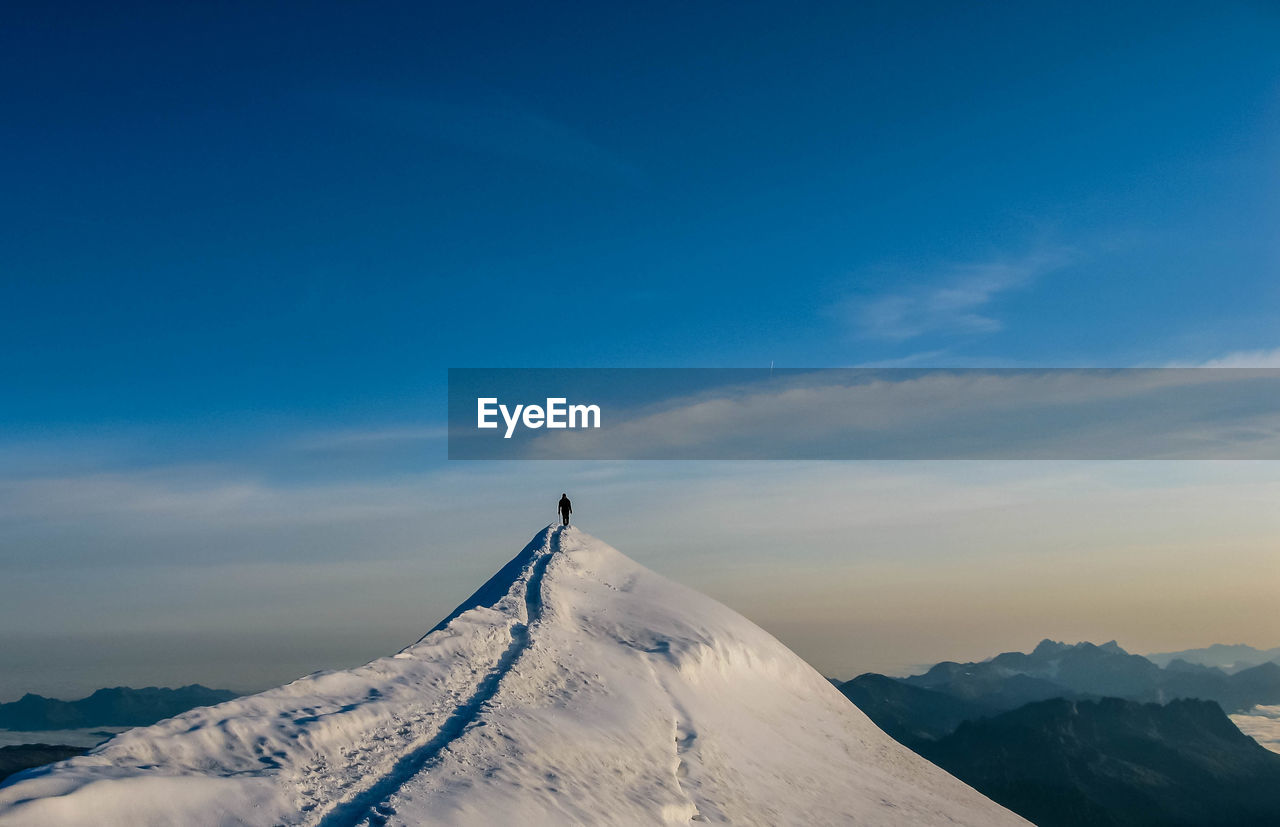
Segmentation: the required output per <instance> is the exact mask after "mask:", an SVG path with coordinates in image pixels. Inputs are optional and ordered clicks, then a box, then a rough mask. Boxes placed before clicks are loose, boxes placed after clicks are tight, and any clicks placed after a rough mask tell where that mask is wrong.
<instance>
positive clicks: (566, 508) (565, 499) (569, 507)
mask: <svg viewBox="0 0 1280 827" xmlns="http://www.w3.org/2000/svg"><path fill="white" fill-rule="evenodd" d="M559 508H560V524H561V525H568V524H569V515H570V514H572V513H573V504H572V503H571V502H569V495H568V494H561V495H560V506H559Z"/></svg>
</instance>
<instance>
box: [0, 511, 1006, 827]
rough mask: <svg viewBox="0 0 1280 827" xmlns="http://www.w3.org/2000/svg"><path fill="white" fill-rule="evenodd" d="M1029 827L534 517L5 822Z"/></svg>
mask: <svg viewBox="0 0 1280 827" xmlns="http://www.w3.org/2000/svg"><path fill="white" fill-rule="evenodd" d="M723 821H732V822H734V823H738V824H768V825H775V824H867V825H898V824H901V825H928V824H949V825H950V824H968V825H981V827H992V825H1002V824H1025V822H1023V821H1022V820H1021V819H1020V818H1018V817H1017V816H1015V815H1013V814H1012V813H1010V812H1008V811H1007V810H1004V809H1003V808H1001V807H999V806H998V805H996V804H994V803H993V802H991V801H989V800H988V799H986V798H984V797H983V796H981V795H979V794H978V793H977V792H975V791H974V790H972V789H971V788H969V787H967V786H965V785H964V784H962V783H960V782H959V781H957V780H956V779H954V778H952V777H951V776H949V775H947V774H946V773H945V772H943V771H942V770H940V769H938V768H937V767H934V766H933V765H932V764H929V763H928V762H926V761H925V760H924V759H922V758H919V757H918V756H916V755H915V754H913V753H911V752H909V751H908V750H906V749H905V748H903V747H901V746H899V745H898V744H897V743H896V742H894V741H892V740H891V739H890V738H889V737H888V736H886V735H884V734H883V733H881V732H880V731H879V730H878V729H876V727H875V726H874V725H873V724H872V723H871V722H870V721H869V720H868V719H867V718H866V716H864V715H863V714H862V713H861V712H859V711H858V710H857V708H856V707H854V706H853V705H852V704H850V703H849V701H847V700H846V699H845V698H844V697H843V696H841V695H840V693H839V692H837V691H836V690H835V689H834V688H833V687H832V686H831V685H830V684H829V683H828V682H827V681H826V680H825V679H824V678H823V677H822V676H821V675H819V674H818V673H817V672H815V671H814V670H813V669H812V668H810V667H809V666H808V665H806V664H805V663H804V662H803V661H802V660H800V658H798V657H797V656H796V655H794V654H792V652H791V651H790V650H788V649H787V648H786V647H784V646H783V645H782V644H780V643H779V642H778V641H776V640H774V639H773V638H772V637H770V636H769V635H768V634H767V633H765V632H764V631H763V630H761V629H760V628H758V627H757V626H755V625H753V624H752V623H751V622H750V621H748V620H746V619H745V618H743V617H742V616H740V615H738V614H736V613H735V612H733V611H731V610H729V609H727V608H725V607H724V606H722V605H720V604H719V603H716V602H715V601H713V600H711V599H710V598H707V597H704V596H703V595H701V594H698V593H697V592H694V591H691V590H690V589H686V588H684V587H683V586H679V585H677V584H675V583H672V582H671V581H669V580H666V579H664V578H662V577H660V576H658V575H656V574H654V573H653V572H651V571H648V570H647V569H645V568H643V567H641V566H639V565H637V564H636V563H634V562H632V561H631V560H629V559H628V558H626V557H624V556H623V555H622V554H620V553H618V552H617V551H615V550H614V549H612V548H610V547H609V546H607V545H605V544H604V543H602V542H600V541H598V540H596V539H594V538H592V537H589V536H587V535H585V534H583V533H581V532H579V531H577V530H576V529H560V528H551V527H548V528H546V529H544V530H543V531H541V532H540V533H539V534H538V535H537V536H536V537H535V538H534V539H533V542H531V543H530V544H529V546H528V547H526V548H525V550H524V551H522V552H521V553H520V554H519V555H518V556H517V557H516V558H515V559H514V560H512V561H511V562H510V563H509V564H508V565H507V566H506V567H504V568H503V569H502V570H501V571H499V572H498V574H496V575H495V576H494V577H493V578H492V579H491V580H490V581H489V582H488V583H486V584H485V585H484V586H483V587H482V588H481V589H480V591H478V592H477V593H476V594H475V595H473V596H472V597H471V599H469V600H468V601H467V602H466V603H464V604H463V605H462V606H460V607H459V609H458V611H456V612H455V613H454V614H453V615H451V616H450V617H449V618H448V619H447V620H446V621H445V622H444V623H442V624H441V625H440V626H439V627H437V628H436V629H435V630H433V631H432V632H431V633H429V634H428V635H427V636H426V637H424V638H423V639H422V640H421V641H420V642H419V643H417V644H416V645H414V646H411V647H409V648H408V649H406V650H405V651H403V652H401V653H400V654H398V655H396V656H394V657H389V658H383V659H381V660H377V661H374V662H373V663H370V664H368V665H366V666H362V667H360V668H359V669H353V670H350V671H346V672H329V673H321V674H316V675H312V676H309V677H306V678H303V679H301V680H297V681H294V682H293V683H291V684H289V685H287V686H282V687H280V688H278V689H273V690H270V691H268V692H263V693H262V694H260V695H254V696H251V697H247V698H241V699H239V700H235V701H231V702H228V703H224V704H220V705H219V706H215V707H210V708H206V709H197V710H193V711H191V712H188V713H186V714H184V715H180V716H178V717H177V718H172V719H170V720H168V721H163V722H161V723H159V724H156V725H155V726H151V727H145V728H140V729H135V730H131V731H129V732H126V733H123V734H121V735H119V736H117V737H116V738H114V739H112V740H111V741H109V742H107V743H106V744H104V745H102V746H101V747H99V748H98V749H97V750H95V751H94V752H92V753H90V754H89V755H86V756H83V757H80V758H74V759H72V760H70V761H65V762H63V763H61V764H56V765H54V766H53V767H51V768H43V769H40V770H35V771H31V772H28V773H25V774H23V775H21V776H18V777H17V778H15V779H13V780H12V781H11V783H10V784H9V785H8V786H5V787H3V788H0V824H3V825H15V824H22V825H27V824H30V825H95V827H97V826H98V825H103V826H104V827H105V825H130V826H131V827H132V825H145V824H180V825H202V824H219V825H226V824H262V825H274V824H288V825H296V824H305V825H324V827H334V826H335V825H356V824H370V825H382V824H474V825H495V824H511V825H515V824H557V825H558V824H591V825H598V824H663V823H673V824H685V823H689V822H712V823H714V822H723Z"/></svg>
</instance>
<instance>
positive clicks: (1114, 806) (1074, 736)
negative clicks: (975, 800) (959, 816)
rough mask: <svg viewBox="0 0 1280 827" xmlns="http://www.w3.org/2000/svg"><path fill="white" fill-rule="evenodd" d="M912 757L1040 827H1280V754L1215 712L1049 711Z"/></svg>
mask: <svg viewBox="0 0 1280 827" xmlns="http://www.w3.org/2000/svg"><path fill="white" fill-rule="evenodd" d="M914 748H915V749H916V751H917V752H919V753H920V754H921V755H923V756H924V757H925V758H928V759H929V760H930V761H933V762H934V763H935V764H937V765H938V766H940V767H942V768H943V769H945V770H947V771H948V772H950V773H951V774H952V775H955V776H956V777H957V778H959V779H961V780H962V781H964V782H966V783H968V784H969V785H971V786H972V787H974V788H975V789H977V790H978V791H979V792H981V793H983V794H984V795H986V796H988V797H990V798H992V799H994V800H995V801H997V802H999V803H1000V804H1003V805H1004V806H1006V807H1008V808H1009V809H1011V810H1013V811H1014V812H1016V813H1018V814H1019V815H1022V816H1023V817H1025V818H1028V819H1030V820H1031V821H1032V822H1034V823H1036V824H1038V825H1040V827H1103V825H1105V826H1106V827H1155V825H1186V826H1187V827H1190V825H1209V824H1213V825H1226V824H1231V825H1241V826H1242V827H1243V826H1245V825H1256V827H1262V825H1276V824H1280V755H1276V754H1275V753H1272V752H1269V751H1267V750H1266V749H1265V748H1263V747H1262V746H1260V745H1259V744H1258V743H1257V742H1256V741H1254V740H1253V739H1252V738H1249V737H1248V736H1246V735H1244V734H1243V733H1241V732H1240V730H1239V729H1237V728H1236V727H1235V725H1234V724H1232V723H1231V720H1230V719H1229V718H1228V717H1227V716H1226V714H1225V713H1223V711H1222V709H1221V708H1220V707H1219V706H1218V705H1217V704H1215V703H1212V702H1209V701H1197V700H1175V701H1170V702H1169V703H1168V704H1167V705H1164V706H1161V705H1159V704H1151V703H1148V704H1143V703H1137V702H1134V701H1125V700H1121V699H1119V698H1105V699H1103V700H1100V701H1070V700H1065V699H1055V700H1048V701H1040V702H1036V703H1030V704H1027V705H1026V706H1023V707H1022V708H1020V709H1017V710H1014V711H1012V712H1005V713H1003V714H1000V715H997V716H994V717H991V718H984V719H980V720H976V721H968V722H965V723H962V724H960V726H959V728H958V729H956V731H955V732H954V733H952V734H951V735H948V736H946V737H944V738H942V739H940V740H938V741H920V742H917V743H916V744H915V745H914Z"/></svg>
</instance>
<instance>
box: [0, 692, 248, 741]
mask: <svg viewBox="0 0 1280 827" xmlns="http://www.w3.org/2000/svg"><path fill="white" fill-rule="evenodd" d="M236 697H239V694H238V693H236V692H231V691H229V690H226V689H210V688H209V687H207V686H201V685H200V684H195V683H193V684H191V685H190V686H183V687H180V688H178V689H163V688H158V687H154V686H148V687H145V688H143V689H131V688H130V687H127V686H117V687H113V688H111V689H99V690H98V691H97V692H94V693H93V694H92V695H90V696H89V697H87V698H81V699H80V700H78V701H60V700H57V699H54V698H45V697H43V696H41V695H32V694H27V695H24V696H22V698H20V699H19V700H16V701H13V702H12V703H7V704H0V729H17V730H31V731H39V730H49V729H83V728H85V727H101V726H109V727H120V726H126V727H127V726H147V725H149V724H154V723H155V722H156V721H160V720H163V719H165V718H172V717H173V716H174V715H180V714H182V713H183V712H186V711H187V710H189V709H194V708H195V707H198V706H212V705H214V704H220V703H222V702H223V701H229V700H231V699H232V698H236Z"/></svg>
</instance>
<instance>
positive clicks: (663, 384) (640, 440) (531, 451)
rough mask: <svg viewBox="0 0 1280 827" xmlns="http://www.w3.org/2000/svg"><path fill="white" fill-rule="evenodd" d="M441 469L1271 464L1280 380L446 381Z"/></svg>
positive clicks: (562, 375)
mask: <svg viewBox="0 0 1280 827" xmlns="http://www.w3.org/2000/svg"><path fill="white" fill-rule="evenodd" d="M449 458H450V459H458V460H515V459H539V460H545V459H608V460H618V459H662V460H673V459H715V460H719V459H846V460H847V459H877V460H886V459H1280V370H1276V369H1251V368H1132V369H1117V370H1103V369H1064V368H1049V369H861V368H848V369H845V368H840V369H817V370H801V369H787V370H769V369H761V370H757V369H748V368H733V369H719V368H705V369H703V368H694V369H658V368H601V369H596V368H565V369H558V368H548V369H532V368H515V369H489V368H452V369H450V370H449Z"/></svg>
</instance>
